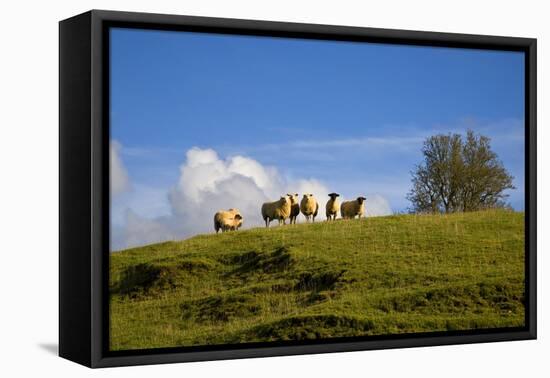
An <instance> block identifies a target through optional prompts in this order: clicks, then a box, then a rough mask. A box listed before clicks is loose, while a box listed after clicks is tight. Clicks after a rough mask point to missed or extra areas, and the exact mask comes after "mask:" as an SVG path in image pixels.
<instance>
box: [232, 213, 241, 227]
mask: <svg viewBox="0 0 550 378" xmlns="http://www.w3.org/2000/svg"><path fill="white" fill-rule="evenodd" d="M233 224H234V226H235V228H236V229H239V228H240V227H241V226H242V225H243V216H242V215H241V214H240V213H237V214H235V216H234V217H233Z"/></svg>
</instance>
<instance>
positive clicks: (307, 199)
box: [300, 194, 319, 222]
mask: <svg viewBox="0 0 550 378" xmlns="http://www.w3.org/2000/svg"><path fill="white" fill-rule="evenodd" d="M300 211H301V212H302V214H304V216H305V217H306V221H307V222H309V220H310V219H313V222H315V217H316V216H317V213H318V212H319V204H318V203H317V200H316V199H315V197H313V194H304V197H303V198H302V201H301V202H300Z"/></svg>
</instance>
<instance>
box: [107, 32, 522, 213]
mask: <svg viewBox="0 0 550 378" xmlns="http://www.w3.org/2000/svg"><path fill="white" fill-rule="evenodd" d="M523 72H524V57H523V54H522V53H518V52H496V51H485V50H468V49H451V48H434V47H415V46H398V45H383V44H366V43H352V42H331V41H314V40H300V39H284V38H270V37H251V36H229V35H215V34H200V33H188V32H168V31H151V30H136V29H113V30H112V31H111V139H112V140H114V141H116V142H117V143H119V144H120V149H119V152H120V158H121V161H122V163H123V164H124V167H125V169H126V170H127V174H128V178H129V180H130V182H131V186H130V187H131V188H132V189H131V190H132V191H134V193H133V194H132V195H130V194H128V193H126V194H125V195H122V196H121V197H120V198H123V199H119V200H117V198H114V200H113V204H114V205H113V206H114V207H115V208H117V209H119V210H120V214H122V211H123V210H124V208H125V207H132V206H134V207H135V208H134V209H132V210H134V211H136V212H137V213H139V214H140V215H141V216H143V217H150V218H153V217H157V216H162V215H166V214H168V213H169V212H170V203H169V201H168V200H167V197H168V192H169V191H170V188H173V187H174V186H175V185H176V184H177V182H178V179H179V178H180V174H181V172H180V166H181V165H182V164H183V163H184V162H185V159H186V151H188V150H190V149H191V148H193V147H198V148H201V149H212V150H214V151H216V152H217V154H218V155H219V157H220V159H222V160H223V159H225V158H227V157H230V156H236V155H239V156H245V157H248V158H250V159H253V160H255V161H257V162H258V163H260V164H261V165H262V166H266V167H275V168H276V169H277V170H278V172H279V174H280V175H281V176H283V177H284V178H285V179H287V180H290V181H291V180H293V179H301V178H304V179H309V178H314V179H316V180H319V181H320V182H322V183H323V184H324V185H325V186H326V187H327V188H329V189H330V190H331V191H338V192H343V193H344V194H347V195H348V196H355V195H357V194H361V193H367V194H379V195H381V196H383V197H384V198H385V199H386V200H387V201H388V202H389V204H390V206H391V209H392V210H393V211H404V210H405V209H406V208H407V207H408V206H409V203H408V202H407V201H406V200H405V194H406V192H407V191H408V189H409V187H410V174H409V172H410V171H411V169H413V167H414V165H415V164H416V163H419V162H420V160H421V156H420V148H421V146H422V141H423V140H424V139H425V138H426V137H427V136H429V135H433V134H436V133H448V132H461V133H462V132H464V131H465V130H466V129H467V128H471V129H473V130H475V131H476V132H479V133H482V134H484V135H487V136H489V137H491V138H492V141H493V142H492V145H493V148H494V150H495V151H496V152H497V153H498V155H499V157H500V159H501V160H502V161H503V163H504V165H505V167H506V168H507V169H508V170H509V171H510V172H511V174H512V175H513V176H515V178H516V179H515V185H516V187H517V189H516V190H513V191H510V192H509V194H510V198H509V201H510V202H511V204H512V205H513V206H514V207H515V208H516V209H523V206H524V204H523V195H524V194H523V193H524V192H523V186H524V184H523V176H524V171H523V166H524V156H523V154H524V138H523V132H524V116H525V115H524V76H523ZM141 192H142V193H141ZM140 193H141V194H140ZM140 196H141V197H144V198H141V197H140ZM129 197H132V198H133V199H131V200H130V199H128V198H129ZM124 198H125V199H124ZM147 198H149V202H150V204H149V205H147V204H145V202H147V201H148V200H147ZM118 202H119V203H118ZM132 204H133V205H132ZM120 214H119V215H120ZM113 216H115V217H116V215H113ZM121 217H122V215H120V217H119V218H121ZM122 222H123V221H120V223H122ZM115 223H116V222H115Z"/></svg>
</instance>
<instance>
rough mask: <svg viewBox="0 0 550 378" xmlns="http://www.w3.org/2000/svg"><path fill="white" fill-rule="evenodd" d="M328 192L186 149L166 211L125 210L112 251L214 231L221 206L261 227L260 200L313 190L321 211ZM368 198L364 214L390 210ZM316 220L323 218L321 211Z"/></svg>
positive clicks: (243, 160) (245, 161)
mask: <svg viewBox="0 0 550 378" xmlns="http://www.w3.org/2000/svg"><path fill="white" fill-rule="evenodd" d="M329 192H330V191H329V189H328V188H327V186H326V185H325V184H324V183H323V182H321V181H319V180H317V179H315V178H307V179H304V178H301V179H296V180H289V179H286V178H285V176H284V175H283V174H281V173H280V172H279V171H278V170H277V169H276V168H275V167H270V166H263V165H262V164H260V163H259V162H258V161H256V160H254V159H251V158H249V157H245V156H240V155H237V156H229V157H227V158H225V159H223V158H220V156H219V155H218V154H217V152H216V151H214V150H212V149H200V148H197V147H194V148H191V149H190V150H188V151H187V153H186V157H185V161H184V163H183V164H182V165H181V166H180V177H179V179H178V181H177V183H176V185H175V186H174V187H173V188H172V189H171V190H170V191H169V193H168V200H169V206H170V215H167V216H161V217H156V218H147V217H145V216H143V215H139V214H137V213H136V212H135V211H133V210H128V211H126V213H125V225H124V226H123V227H118V226H117V227H113V228H112V233H113V234H112V237H111V239H112V241H113V242H112V249H113V250H117V249H121V248H128V247H132V246H138V245H144V244H149V243H154V242H161V241H165V240H173V239H183V238H186V237H190V236H193V235H195V234H198V233H209V232H214V229H213V217H214V214H215V213H216V211H218V210H221V209H228V208H238V209H239V210H240V211H241V213H242V214H243V217H244V225H243V227H244V228H251V227H261V226H263V225H264V223H263V219H262V217H261V210H260V209H261V204H262V203H263V202H265V201H274V200H277V199H278V198H279V197H280V196H281V195H284V194H286V193H299V194H300V197H301V195H302V194H303V193H313V194H314V195H315V196H316V197H317V200H318V202H319V206H320V208H321V209H322V208H324V204H325V202H326V200H328V196H327V195H328V193H329ZM143 200H144V201H147V199H146V198H144V199H143ZM369 200H370V201H371V202H372V205H371V208H370V209H368V210H367V214H368V215H383V214H391V210H390V209H389V205H388V203H387V201H386V200H385V199H384V198H383V197H381V196H373V197H372V198H370V197H369V199H368V200H367V201H369ZM368 203H370V202H368ZM319 219H320V220H321V219H324V217H323V212H321V215H320V216H319ZM298 221H299V222H300V221H303V218H302V217H299V218H298ZM273 225H274V226H275V222H274V223H273Z"/></svg>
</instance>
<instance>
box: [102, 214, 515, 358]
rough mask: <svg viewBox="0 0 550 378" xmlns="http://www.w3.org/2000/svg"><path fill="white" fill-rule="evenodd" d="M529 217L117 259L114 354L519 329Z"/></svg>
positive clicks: (413, 223)
mask: <svg viewBox="0 0 550 378" xmlns="http://www.w3.org/2000/svg"><path fill="white" fill-rule="evenodd" d="M523 221H524V214H523V213H518V212H508V211H487V212H477V213H466V214H452V215H423V216H416V215H398V216H389V217H378V218H368V219H363V220H351V221H343V220H339V221H336V222H330V223H329V222H319V223H315V224H298V225H292V226H284V227H273V228H270V229H263V228H257V229H251V230H244V231H237V232H231V233H224V234H219V235H215V234H209V235H199V236H196V237H193V238H191V239H187V240H184V241H180V242H167V243H162V244H155V245H149V246H146V247H142V248H135V249H130V250H125V251H121V252H116V253H113V254H111V260H110V265H111V266H110V277H111V278H110V291H111V324H110V327H111V328H110V329H111V340H110V344H111V349H112V350H121V349H141V348H156V347H170V346H191V345H205V344H221V343H240V342H257V341H272V340H301V339H314V338H327V337H342V336H360V335H379V334H395V333H410V332H429V331H444V330H461V329H475V328H493V327H517V326H523V322H524V306H523V293H524V284H523V282H524V266H523V261H524V260H523V259H524V223H523Z"/></svg>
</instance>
